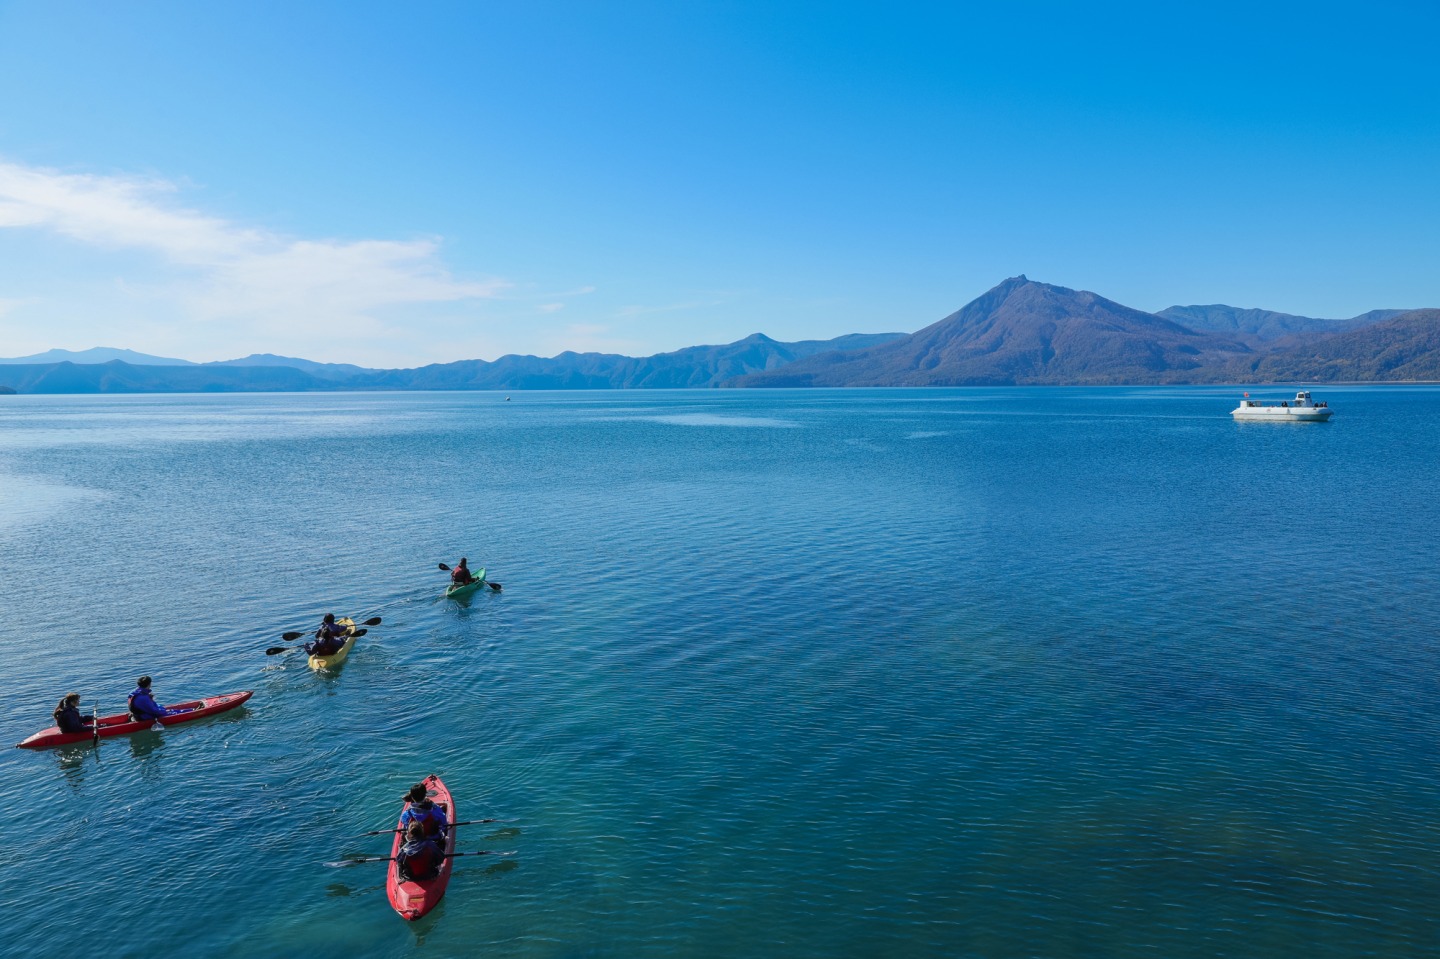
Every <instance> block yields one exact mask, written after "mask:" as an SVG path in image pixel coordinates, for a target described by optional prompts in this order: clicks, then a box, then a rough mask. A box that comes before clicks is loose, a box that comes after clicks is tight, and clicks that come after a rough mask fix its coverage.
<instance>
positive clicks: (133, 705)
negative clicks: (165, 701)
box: [130, 676, 170, 722]
mask: <svg viewBox="0 0 1440 959" xmlns="http://www.w3.org/2000/svg"><path fill="white" fill-rule="evenodd" d="M168 715H170V711H169V710H167V709H166V708H165V707H164V706H161V705H160V704H159V703H157V702H155V697H154V696H152V695H151V694H150V677H149V676H141V677H140V678H139V679H137V680H135V691H134V692H133V693H131V694H130V717H131V718H132V719H134V720H136V721H137V722H145V721H150V722H153V721H155V720H157V719H159V718H160V717H162V716H168Z"/></svg>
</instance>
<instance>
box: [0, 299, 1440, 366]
mask: <svg viewBox="0 0 1440 959" xmlns="http://www.w3.org/2000/svg"><path fill="white" fill-rule="evenodd" d="M1422 380H1423V381H1431V380H1440V309H1419V310H1395V309H1383V310H1371V311H1370V312H1368V313H1364V314H1361V315H1360V316H1356V317H1350V318H1348V319H1318V318H1314V317H1304V316H1294V315H1291V314H1287V313H1277V312H1273V311H1269V310H1261V309H1242V308H1238V307H1231V306H1225V305H1220V304H1216V305H1209V306H1172V307H1169V308H1167V309H1165V310H1161V311H1160V312H1158V313H1146V312H1144V311H1142V310H1136V309H1133V308H1131V307H1127V306H1124V305H1122V304H1120V303H1116V302H1114V301H1112V300H1108V299H1106V298H1104V297H1102V296H1099V295H1098V294H1095V293H1091V292H1088V291H1084V290H1078V291H1077V290H1071V289H1067V288H1065V287H1061V286H1054V285H1051V284H1048V283H1040V282H1036V281H1034V280H1030V279H1028V278H1027V277H1025V276H1017V277H1012V278H1010V279H1008V280H1005V281H1004V282H1002V283H1000V284H999V285H997V286H996V287H994V288H993V289H991V290H989V291H987V292H986V293H984V294H982V295H981V296H979V297H977V298H976V299H974V300H972V301H971V302H970V303H968V304H966V305H965V306H964V307H962V308H961V309H959V310H957V311H956V312H955V313H952V314H951V315H949V316H947V317H945V318H944V319H942V320H940V321H938V322H936V323H933V324H931V325H929V326H927V327H925V328H923V329H921V330H918V331H917V332H915V333H910V334H905V333H872V334H858V333H857V334H850V335H846V336H840V337H836V338H835V339H831V340H805V341H801V342H795V343H782V342H779V341H776V340H773V339H771V338H770V337H768V336H765V335H764V334H761V333H756V334H753V335H751V336H748V337H746V338H745V339H743V340H739V341H737V342H734V343H729V344H726V345H723V346H693V347H688V348H686V349H682V350H677V351H674V352H671V353H660V354H656V355H654V356H648V357H629V356H621V355H618V354H609V353H571V352H566V353H561V354H560V355H558V356H555V357H550V358H541V357H536V356H515V355H508V356H502V357H500V358H499V359H497V360H495V361H493V362H491V361H486V360H459V361H456V362H453V363H438V364H432V365H429V366H422V367H419V368H416V369H403V370H375V369H365V368H363V367H358V366H351V365H348V364H338V363H316V362H313V361H311V360H302V359H296V358H293V357H283V356H274V355H272V354H255V355H252V356H248V357H244V358H243V359H238V360H225V361H222V362H217V363H189V362H187V361H184V360H171V359H166V358H164V357H152V356H147V355H145V354H139V353H134V352H132V351H129V350H116V349H108V348H99V349H95V350H86V351H84V352H81V353H70V352H68V351H60V350H52V351H50V352H49V353H42V354H37V355H34V356H27V357H17V358H13V359H0V392H8V391H10V390H15V391H18V392H21V393H112V392H114V393H119V392H127V393H133V392H234V391H287V392H289V391H311V390H526V389H647V388H648V389H656V388H668V389H675V388H696V387H853V386H875V387H882V386H968V385H1021V384H1052V385H1103V384H1114V385H1119V384H1137V385H1140V384H1166V383H1173V384H1180V383H1245V384H1258V383H1280V382H1286V383H1289V382H1309V383H1321V382H1326V383H1333V382H1362V381H1394V382H1413V381H1422ZM7 388H8V389H7Z"/></svg>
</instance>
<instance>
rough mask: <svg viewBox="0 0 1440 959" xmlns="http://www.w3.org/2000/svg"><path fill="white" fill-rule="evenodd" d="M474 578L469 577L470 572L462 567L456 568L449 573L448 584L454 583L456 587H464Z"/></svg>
mask: <svg viewBox="0 0 1440 959" xmlns="http://www.w3.org/2000/svg"><path fill="white" fill-rule="evenodd" d="M474 578H475V577H473V576H472V575H470V570H469V569H468V568H467V567H464V566H456V567H455V569H454V570H453V571H452V572H451V573H450V582H452V583H454V584H455V585H456V586H464V585H465V584H466V583H468V582H470V580H472V579H474Z"/></svg>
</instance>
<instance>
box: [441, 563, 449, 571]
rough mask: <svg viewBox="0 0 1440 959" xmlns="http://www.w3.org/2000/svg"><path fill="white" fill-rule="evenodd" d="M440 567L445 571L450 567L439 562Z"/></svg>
mask: <svg viewBox="0 0 1440 959" xmlns="http://www.w3.org/2000/svg"><path fill="white" fill-rule="evenodd" d="M440 568H441V569H443V570H444V571H445V572H447V573H448V572H450V567H449V566H446V565H445V564H444V563H441V564H440Z"/></svg>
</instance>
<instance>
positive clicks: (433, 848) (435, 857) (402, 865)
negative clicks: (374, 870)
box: [395, 839, 445, 882]
mask: <svg viewBox="0 0 1440 959" xmlns="http://www.w3.org/2000/svg"><path fill="white" fill-rule="evenodd" d="M444 861H445V857H444V854H443V853H441V852H440V847H439V846H437V845H435V843H434V841H433V840H430V839H418V840H412V841H410V842H407V843H406V844H405V845H403V846H401V847H400V851H399V852H398V853H396V854H395V865H396V866H398V867H399V872H400V878H401V879H402V880H404V881H405V882H414V881H416V880H420V879H432V878H434V876H435V874H436V873H438V872H439V871H440V864H441V863H442V862H444Z"/></svg>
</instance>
